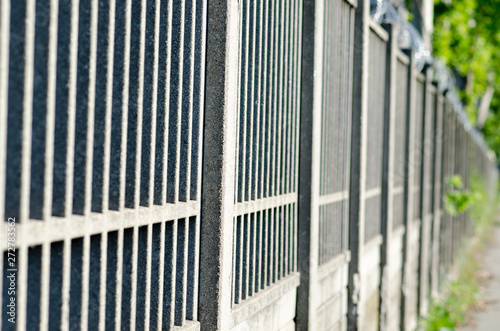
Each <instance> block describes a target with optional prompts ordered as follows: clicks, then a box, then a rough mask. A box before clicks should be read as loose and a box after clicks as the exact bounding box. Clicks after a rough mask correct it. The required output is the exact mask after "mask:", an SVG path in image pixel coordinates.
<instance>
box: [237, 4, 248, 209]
mask: <svg viewBox="0 0 500 331" xmlns="http://www.w3.org/2000/svg"><path fill="white" fill-rule="evenodd" d="M249 2H250V1H242V2H241V8H240V11H241V15H242V18H241V21H240V22H242V25H241V27H240V28H241V36H242V37H241V38H244V40H241V44H242V45H244V47H245V48H244V49H243V48H242V50H241V52H240V56H243V54H242V53H243V52H244V56H245V65H244V66H243V65H242V64H241V62H240V75H241V76H240V86H241V85H243V89H244V91H243V93H242V91H241V89H240V96H239V99H240V116H243V119H241V118H240V119H239V123H238V126H239V133H240V136H241V135H242V139H243V146H239V150H238V153H240V155H238V156H239V160H238V165H239V167H241V169H238V176H239V177H240V178H241V182H240V180H239V181H238V182H239V183H240V185H241V186H239V187H238V194H241V201H246V200H247V199H246V197H247V196H246V193H247V189H248V187H247V182H246V176H247V172H248V170H247V169H246V165H247V158H248V156H247V134H248V133H247V121H248V115H249V112H248V53H249V52H248V49H249V45H248V39H249V38H248V33H249V31H248V30H249V25H250V24H249V21H250V9H249V8H248V7H249ZM245 14H246V17H243V15H245ZM243 29H244V30H245V31H244V32H243ZM243 36H244V37H243ZM242 80H244V81H242ZM242 124H243V126H242ZM240 139H241V138H240Z"/></svg>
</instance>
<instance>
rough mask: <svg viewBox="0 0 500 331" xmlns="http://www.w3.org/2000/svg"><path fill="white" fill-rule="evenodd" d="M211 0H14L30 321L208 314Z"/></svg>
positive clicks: (120, 323) (149, 322) (20, 195)
mask: <svg viewBox="0 0 500 331" xmlns="http://www.w3.org/2000/svg"><path fill="white" fill-rule="evenodd" d="M5 3H8V1H7V2H5ZM2 6H4V3H2ZM205 6H206V4H205V1H202V0H190V1H186V2H183V3H182V4H181V3H177V2H176V3H170V4H169V3H167V2H161V3H160V2H157V1H153V0H148V1H142V2H138V1H136V2H133V3H132V1H123V2H115V1H110V2H98V1H92V2H80V3H79V4H78V3H77V2H73V3H71V2H67V1H64V2H60V3H59V2H57V1H50V2H49V1H37V2H36V3H35V1H12V2H10V12H9V13H6V14H5V15H7V16H10V26H9V27H8V28H9V29H8V30H2V31H3V32H2V33H3V34H2V42H4V43H5V44H8V45H9V50H10V51H9V52H8V58H7V54H6V53H3V55H2V60H3V61H5V62H4V63H6V64H8V69H9V75H8V78H7V77H2V84H5V85H4V86H8V97H7V98H6V99H5V100H6V104H5V105H4V106H3V108H2V112H4V111H6V112H7V121H8V122H7V125H8V127H10V128H13V129H15V130H14V131H13V130H12V129H10V128H9V130H8V132H7V141H6V147H7V149H6V153H7V158H6V159H5V160H3V159H2V162H5V164H4V166H5V169H6V173H7V176H6V179H7V180H6V182H5V186H3V187H2V190H4V191H5V192H10V190H11V189H12V190H13V191H12V192H10V193H7V194H6V195H5V200H3V201H2V203H1V204H2V206H5V209H4V208H2V210H5V216H6V217H12V218H14V217H15V218H16V221H17V222H18V223H17V225H16V232H17V234H18V242H19V263H20V264H19V270H20V278H19V283H18V286H19V288H20V289H21V292H20V293H19V296H18V300H19V302H20V303H23V304H20V305H19V320H20V321H23V322H22V323H20V324H19V325H20V326H19V327H20V328H21V329H23V328H24V327H25V326H26V327H27V326H28V325H29V326H30V327H35V325H39V326H40V327H41V328H42V329H43V328H47V326H48V327H49V328H50V329H52V328H63V329H65V328H68V327H69V325H71V326H77V325H79V326H80V327H81V328H83V329H87V328H89V329H97V328H114V327H117V328H120V327H122V328H132V327H135V328H138V329H143V328H150V329H160V328H171V327H173V326H174V325H175V326H182V325H188V324H189V325H191V323H189V322H188V321H196V320H197V306H198V304H197V295H198V294H197V293H198V267H197V265H198V262H197V261H198V252H199V244H198V242H199V241H198V238H199V236H200V231H199V224H200V219H199V215H200V213H199V210H200V198H201V195H200V190H199V187H200V178H201V176H200V173H201V167H200V155H201V153H200V148H201V145H202V140H201V135H200V134H201V123H203V99H204V96H203V91H204V79H203V77H204V72H203V71H204V63H205V61H204V47H205V45H204V43H205V24H206V23H205V22H206V19H205V15H206V14H205V13H206V10H205ZM7 7H8V5H7V4H5V6H4V7H3V9H5V8H7ZM9 37H10V38H9ZM4 38H7V39H4ZM9 39H10V42H9V41H8V40H9ZM5 40H7V41H5ZM0 134H1V135H2V136H4V135H5V130H2V132H1V133H0ZM2 177H3V176H2ZM2 215H3V214H2ZM6 229H7V228H6V224H4V225H3V227H2V233H6V232H4V230H6ZM5 249H6V242H5V241H3V240H2V250H5ZM6 261H7V260H4V262H6ZM4 268H5V270H7V268H8V266H7V264H6V263H5V264H4ZM3 297H4V299H5V298H7V292H6V291H5V290H4V291H3ZM5 316H6V315H4V319H3V322H4V324H3V326H4V327H7V324H5V323H6V317H5ZM23 323H27V324H23Z"/></svg>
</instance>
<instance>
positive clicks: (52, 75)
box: [0, 0, 59, 308]
mask: <svg viewBox="0 0 500 331" xmlns="http://www.w3.org/2000/svg"><path fill="white" fill-rule="evenodd" d="M58 9H59V6H58V2H57V1H56V0H51V2H50V18H49V20H50V23H49V24H50V25H49V45H48V48H49V54H48V61H47V67H48V79H47V118H46V136H45V161H44V163H45V169H44V170H45V173H44V181H43V182H44V191H43V211H42V213H43V216H42V217H43V219H44V220H46V219H47V218H49V217H50V215H51V214H52V175H53V163H54V126H55V94H56V77H57V76H56V68H57V23H58V22H57V16H58ZM0 80H1V78H0ZM0 98H1V97H0ZM0 132H1V129H0ZM0 149H2V147H1V146H0ZM0 163H2V164H3V162H2V160H1V158H0ZM0 187H2V185H1V183H0ZM0 201H3V199H2V198H1V194H0ZM0 208H1V207H0ZM0 214H1V212H0ZM43 307H44V306H43V305H42V308H43Z"/></svg>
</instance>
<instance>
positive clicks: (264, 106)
mask: <svg viewBox="0 0 500 331" xmlns="http://www.w3.org/2000/svg"><path fill="white" fill-rule="evenodd" d="M261 3H262V8H261V22H260V26H261V27H263V30H264V32H263V33H261V51H260V52H261V53H262V54H263V56H262V58H263V60H262V66H263V70H261V72H262V78H261V87H262V88H261V91H260V94H259V106H260V113H261V114H262V115H261V116H262V142H261V144H262V148H261V149H262V152H261V155H260V157H259V160H260V163H261V164H260V168H261V171H260V179H259V183H260V186H261V187H260V191H261V193H260V197H261V198H264V196H267V191H266V189H267V186H266V185H267V172H268V167H267V166H266V164H267V160H268V159H269V158H268V153H266V150H268V148H266V147H267V146H266V145H268V139H266V137H268V132H269V121H268V118H269V117H268V115H267V114H268V113H269V105H268V103H267V97H268V96H267V93H266V92H267V83H268V80H269V75H268V67H267V64H268V62H269V61H268V47H267V45H268V43H269V41H268V28H269V1H261Z"/></svg>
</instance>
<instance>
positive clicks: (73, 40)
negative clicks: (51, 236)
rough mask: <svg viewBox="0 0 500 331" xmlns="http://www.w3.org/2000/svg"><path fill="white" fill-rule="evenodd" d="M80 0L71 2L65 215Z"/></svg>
mask: <svg viewBox="0 0 500 331" xmlns="http://www.w3.org/2000/svg"><path fill="white" fill-rule="evenodd" d="M78 12H79V0H74V1H73V2H72V4H71V32H70V47H69V50H70V54H69V57H70V60H69V62H70V63H69V78H68V86H69V96H68V118H67V121H68V136H67V144H66V146H67V153H66V191H65V194H66V195H65V199H64V200H65V208H64V216H66V217H68V216H69V215H71V213H72V211H73V173H74V169H73V166H74V154H75V117H76V114H75V112H76V110H75V107H76V79H77V77H76V75H77V62H78V19H79V15H78V14H79V13H78Z"/></svg>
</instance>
